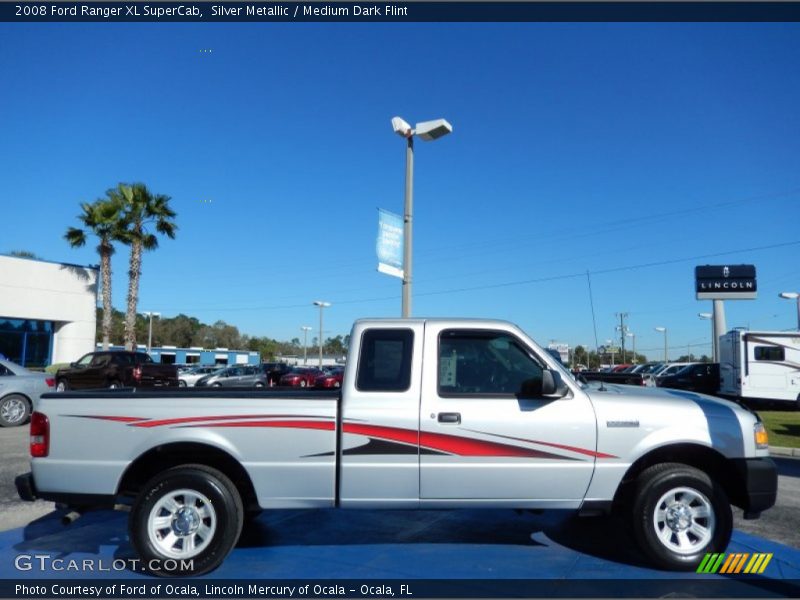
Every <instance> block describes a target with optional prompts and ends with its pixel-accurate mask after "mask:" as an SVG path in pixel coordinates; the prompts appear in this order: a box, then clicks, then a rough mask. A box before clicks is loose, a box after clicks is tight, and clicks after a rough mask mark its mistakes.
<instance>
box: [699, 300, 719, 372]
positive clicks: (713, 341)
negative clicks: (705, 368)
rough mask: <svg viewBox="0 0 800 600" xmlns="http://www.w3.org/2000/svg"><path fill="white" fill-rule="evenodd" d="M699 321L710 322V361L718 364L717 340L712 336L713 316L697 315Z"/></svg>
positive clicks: (707, 314)
mask: <svg viewBox="0 0 800 600" xmlns="http://www.w3.org/2000/svg"><path fill="white" fill-rule="evenodd" d="M697 316H698V317H700V318H701V319H704V320H708V321H711V360H712V361H713V362H715V363H717V362H719V340H718V339H717V336H716V335H714V315H713V314H712V313H706V312H702V313H697Z"/></svg>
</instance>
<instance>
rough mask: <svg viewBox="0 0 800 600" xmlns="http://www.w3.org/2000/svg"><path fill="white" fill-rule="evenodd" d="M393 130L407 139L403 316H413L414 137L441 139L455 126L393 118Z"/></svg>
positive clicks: (445, 123)
mask: <svg viewBox="0 0 800 600" xmlns="http://www.w3.org/2000/svg"><path fill="white" fill-rule="evenodd" d="M392 129H394V132H395V133H396V134H397V135H399V136H400V137H404V138H406V195H405V206H404V209H403V306H402V316H403V318H404V319H405V318H408V317H410V316H411V273H412V264H411V263H412V253H411V250H412V237H411V236H412V220H413V215H414V136H415V135H416V136H418V137H420V138H422V139H423V140H424V141H426V142H430V141H433V140H436V139H439V138H440V137H442V136H445V135H447V134H448V133H451V132H452V131H453V126H452V125H450V123H448V122H447V121H446V120H444V119H436V120H434V121H424V122H422V123H417V127H416V128H412V127H411V125H409V124H408V123H407V122H406V121H405V120H403V119H402V118H400V117H394V118H392Z"/></svg>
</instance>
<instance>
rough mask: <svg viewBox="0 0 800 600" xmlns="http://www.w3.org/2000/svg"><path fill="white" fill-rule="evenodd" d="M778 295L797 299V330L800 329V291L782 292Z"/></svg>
mask: <svg viewBox="0 0 800 600" xmlns="http://www.w3.org/2000/svg"><path fill="white" fill-rule="evenodd" d="M778 295H779V296H780V297H781V298H784V299H785V300H797V331H800V292H781V293H780V294H778Z"/></svg>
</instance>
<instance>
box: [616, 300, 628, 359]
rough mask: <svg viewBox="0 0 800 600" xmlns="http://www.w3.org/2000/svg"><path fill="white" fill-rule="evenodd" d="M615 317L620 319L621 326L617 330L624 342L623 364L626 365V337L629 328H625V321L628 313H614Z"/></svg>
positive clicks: (622, 344)
mask: <svg viewBox="0 0 800 600" xmlns="http://www.w3.org/2000/svg"><path fill="white" fill-rule="evenodd" d="M614 315H615V316H617V317H619V325H618V326H617V329H619V339H620V341H621V342H622V343H621V346H622V363H621V364H623V365H624V364H625V335H626V334H627V333H628V328H627V327H626V326H625V319H626V318H627V317H628V313H623V312H621V313H614Z"/></svg>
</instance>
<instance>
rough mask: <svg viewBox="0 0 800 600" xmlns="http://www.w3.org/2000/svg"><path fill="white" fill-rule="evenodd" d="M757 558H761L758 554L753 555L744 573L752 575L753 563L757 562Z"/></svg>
mask: <svg viewBox="0 0 800 600" xmlns="http://www.w3.org/2000/svg"><path fill="white" fill-rule="evenodd" d="M759 556H761V555H760V554H758V553H756V554H753V558H751V559H750V562H749V563H747V566H746V567H745V569H744V572H745V573H752V572H753V566H754V565H755V563H756V561H757V560H758V557H759Z"/></svg>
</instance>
